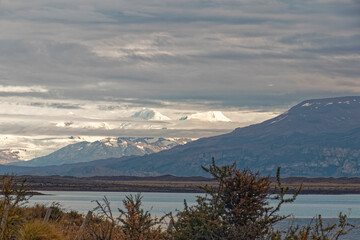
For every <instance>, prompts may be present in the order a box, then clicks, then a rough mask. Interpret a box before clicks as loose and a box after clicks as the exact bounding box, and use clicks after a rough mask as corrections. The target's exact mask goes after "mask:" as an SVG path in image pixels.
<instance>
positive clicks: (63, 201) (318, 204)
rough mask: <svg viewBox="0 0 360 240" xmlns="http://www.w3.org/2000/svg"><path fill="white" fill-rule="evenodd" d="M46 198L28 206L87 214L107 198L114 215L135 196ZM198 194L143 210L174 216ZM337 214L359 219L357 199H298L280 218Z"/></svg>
mask: <svg viewBox="0 0 360 240" xmlns="http://www.w3.org/2000/svg"><path fill="white" fill-rule="evenodd" d="M42 193H44V194H46V195H38V196H33V197H32V198H31V199H30V201H29V204H30V205H33V204H35V203H41V204H47V205H50V204H51V203H52V202H58V203H60V205H61V207H62V208H63V209H65V210H77V211H79V212H82V213H86V212H87V211H89V210H92V209H93V208H94V207H96V203H95V202H94V200H99V201H101V200H102V198H103V197H104V196H106V197H107V198H108V199H109V200H110V202H111V207H112V208H113V209H114V210H115V211H116V209H117V208H122V207H123V205H122V200H123V199H124V198H125V196H126V195H129V194H136V193H128V192H127V193H124V192H67V191H42ZM198 195H199V193H142V196H143V208H144V209H145V210H149V211H150V212H151V213H152V214H155V215H157V216H162V215H163V214H165V213H169V212H173V213H174V212H176V210H182V209H183V207H184V199H186V201H187V202H188V204H189V205H192V204H194V203H195V200H196V196H198ZM339 212H343V213H346V214H348V215H350V217H351V218H360V195H299V196H298V197H297V199H296V201H295V202H294V203H289V204H284V205H283V206H282V208H281V212H280V214H284V215H287V214H292V215H294V216H295V217H296V218H312V217H314V216H315V215H316V214H321V215H322V216H323V217H324V218H336V217H337V216H338V214H339Z"/></svg>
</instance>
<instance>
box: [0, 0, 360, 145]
mask: <svg viewBox="0 0 360 240" xmlns="http://www.w3.org/2000/svg"><path fill="white" fill-rule="evenodd" d="M359 16H360V4H359V1H357V0H343V1H337V0H311V1H284V0H263V1H262V0H260V1H257V0H256V1H254V0H246V1H238V0H236V1H233V0H230V1H212V0H208V1H207V0H199V1H193V0H191V1H165V0H150V1H148V0H146V1H145V0H134V1H118V0H116V1H115V0H108V1H101V2H100V1H93V0H86V1H85V0H77V1H69V0H55V1H45V0H36V1H26V0H22V1H10V0H1V1H0V30H1V34H0V98H1V108H0V123H1V125H0V128H1V129H0V130H1V133H2V136H3V138H2V142H1V145H2V146H0V148H3V147H9V146H12V147H15V146H16V141H15V140H14V137H15V136H17V137H19V138H22V139H23V140H24V137H25V138H27V139H30V140H31V139H35V137H34V136H44V138H41V139H52V138H53V137H54V136H72V135H79V136H87V137H93V136H99V137H102V136H110V135H112V136H114V135H115V136H130V135H131V136H150V135H152V136H155V135H159V136H187V137H203V136H210V135H216V134H220V133H224V132H228V131H231V129H234V128H235V127H240V126H244V125H248V124H252V123H256V122H260V121H263V120H265V119H268V118H270V117H273V116H275V115H276V114H278V113H279V112H281V111H283V110H285V109H287V108H288V107H290V106H291V105H293V104H295V103H297V102H299V101H301V100H304V99H308V98H319V97H330V96H331V97H333V96H340V95H358V94H359V92H360V79H359V72H360V70H359V65H360V64H359V63H360V31H359V26H360V17H359ZM142 110H145V111H153V113H151V112H150V115H151V114H154V115H156V114H161V115H163V116H166V117H167V118H168V119H165V118H161V117H160V118H156V117H155V119H151V120H149V119H144V118H134V117H133V116H134V114H136V113H137V112H139V111H142ZM209 111H221V112H222V114H223V115H224V117H226V118H227V119H229V120H231V121H219V122H211V121H208V122H206V123H204V122H201V121H195V120H194V119H193V120H192V121H181V120H179V119H180V118H184V117H186V116H194V114H195V116H197V115H196V114H199V113H200V114H205V113H206V112H209ZM147 113H148V114H149V112H147ZM156 116H160V115H156ZM224 119H225V118H224ZM4 139H5V140H4ZM6 139H8V140H6ZM9 139H12V140H11V141H10V140H9ZM30 140H29V141H30ZM31 141H32V140H31ZM31 141H30V142H31ZM44 141H45V140H44ZM49 141H50V140H49ZM25 142H26V141H25ZM29 144H30V143H29ZM31 144H33V143H32V142H31ZM37 146H40V145H39V144H38V145H36V144H35V145H34V146H33V149H35V148H36V147H37Z"/></svg>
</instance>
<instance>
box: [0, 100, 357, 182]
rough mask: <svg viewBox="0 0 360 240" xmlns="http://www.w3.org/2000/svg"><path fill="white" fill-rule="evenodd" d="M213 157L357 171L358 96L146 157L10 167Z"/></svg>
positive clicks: (139, 166)
mask: <svg viewBox="0 0 360 240" xmlns="http://www.w3.org/2000/svg"><path fill="white" fill-rule="evenodd" d="M212 157H214V158H215V159H216V162H217V163H218V164H219V165H223V164H231V163H233V162H236V164H237V167H238V168H250V169H252V170H256V171H260V173H261V174H272V175H274V174H275V172H276V169H277V167H278V166H281V168H282V171H281V172H282V176H283V177H288V176H304V177H356V176H359V175H360V97H359V96H351V97H339V98H327V99H314V100H307V101H304V102H301V103H300V104H298V105H296V106H294V107H292V108H291V109H290V110H289V111H287V112H285V113H283V114H281V115H279V116H278V117H275V118H273V119H270V120H267V121H265V122H262V123H260V124H255V125H251V126H248V127H244V128H237V129H235V130H234V131H232V132H231V133H228V134H223V135H219V136H215V137H209V138H202V139H199V140H197V141H193V142H190V143H188V144H185V145H182V146H176V147H174V148H172V149H169V150H165V151H161V152H158V153H153V154H149V155H145V156H142V157H125V158H112V159H107V160H99V161H93V162H91V163H87V164H77V165H66V166H65V165H64V166H61V168H59V167H57V168H56V167H51V168H50V167H49V168H41V169H40V168H38V169H28V168H27V169H21V170H19V169H16V168H11V170H12V171H17V172H21V173H38V174H39V173H41V174H43V175H45V174H59V175H72V176H95V175H138V176H153V175H163V174H172V175H177V176H200V175H203V176H204V172H203V171H202V169H201V166H204V165H205V166H206V165H208V164H210V163H211V158H212ZM9 167H10V166H9ZM1 169H3V168H2V167H1V168H0V170H1ZM7 170H10V168H8V169H7Z"/></svg>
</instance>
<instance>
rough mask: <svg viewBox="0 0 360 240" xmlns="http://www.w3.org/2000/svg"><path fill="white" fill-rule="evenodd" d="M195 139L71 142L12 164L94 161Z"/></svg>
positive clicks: (161, 148) (34, 164)
mask: <svg viewBox="0 0 360 240" xmlns="http://www.w3.org/2000/svg"><path fill="white" fill-rule="evenodd" d="M191 141H192V139H190V138H152V137H146V138H135V137H119V138H114V137H112V138H104V139H102V140H99V141H95V142H87V141H83V142H79V143H75V144H69V145H67V146H65V147H63V148H61V149H59V150H57V151H55V152H53V153H51V154H49V155H46V156H43V157H38V158H35V159H32V160H30V161H20V162H16V163H12V165H14V166H29V167H39V166H50V165H62V164H72V163H80V162H90V161H93V160H97V159H104V158H115V157H118V158H119V157H123V156H142V155H145V154H151V153H156V152H159V151H162V150H167V149H170V148H172V147H175V146H177V145H183V144H186V143H188V142H191Z"/></svg>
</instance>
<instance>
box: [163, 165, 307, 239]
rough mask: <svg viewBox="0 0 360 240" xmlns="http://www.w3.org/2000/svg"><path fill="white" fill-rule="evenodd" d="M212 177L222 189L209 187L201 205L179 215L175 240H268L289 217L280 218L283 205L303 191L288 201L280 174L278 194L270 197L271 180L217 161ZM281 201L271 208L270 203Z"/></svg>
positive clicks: (186, 209)
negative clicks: (279, 224) (219, 164)
mask: <svg viewBox="0 0 360 240" xmlns="http://www.w3.org/2000/svg"><path fill="white" fill-rule="evenodd" d="M203 169H204V170H205V171H206V172H208V173H210V174H211V175H212V176H213V177H214V178H215V179H216V180H217V182H218V186H216V187H213V186H205V187H204V188H203V189H204V190H205V193H206V195H205V196H204V197H202V196H199V197H198V198H197V204H196V205H195V206H192V207H188V206H187V204H186V202H185V208H184V211H180V212H178V213H177V215H176V218H177V220H173V222H174V228H173V229H172V230H171V232H170V234H171V235H172V236H173V238H174V239H184V240H185V239H238V240H242V239H244V240H248V239H266V238H268V237H270V236H271V235H272V232H273V226H274V224H275V223H276V222H278V221H281V220H283V219H285V218H286V217H287V216H282V215H279V214H278V211H279V210H280V207H281V205H282V204H283V203H286V202H292V201H294V200H295V198H296V196H297V194H298V193H299V191H300V189H299V190H298V191H297V192H296V193H295V194H294V195H293V196H292V197H290V198H285V194H286V193H287V191H288V188H284V187H282V185H281V182H280V169H278V172H277V180H278V182H277V190H278V193H277V194H275V195H272V194H270V192H269V190H270V188H271V181H270V178H269V177H261V176H260V175H259V173H253V172H252V171H250V170H247V169H245V170H239V169H236V168H235V164H233V165H231V166H222V167H219V166H217V165H216V164H215V161H214V159H213V162H212V165H210V166H209V168H206V167H203ZM270 199H272V200H277V201H278V202H277V205H276V206H274V207H271V206H270V205H269V200H270Z"/></svg>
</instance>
